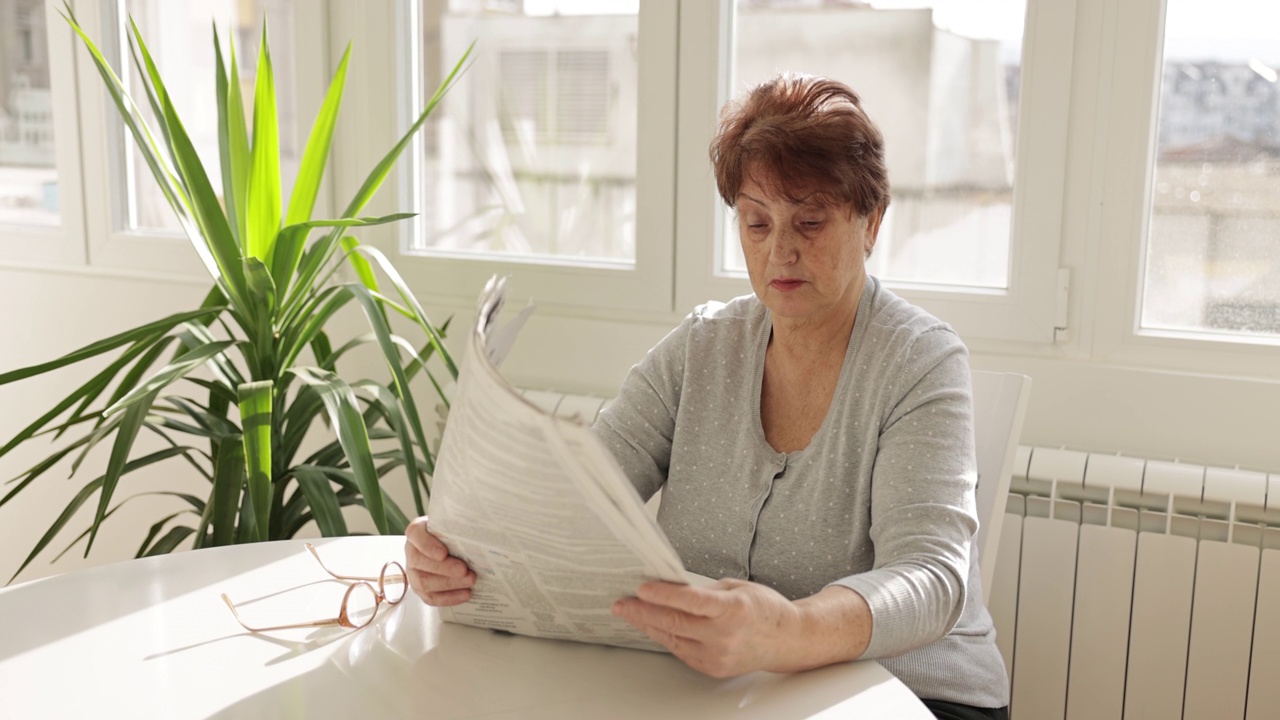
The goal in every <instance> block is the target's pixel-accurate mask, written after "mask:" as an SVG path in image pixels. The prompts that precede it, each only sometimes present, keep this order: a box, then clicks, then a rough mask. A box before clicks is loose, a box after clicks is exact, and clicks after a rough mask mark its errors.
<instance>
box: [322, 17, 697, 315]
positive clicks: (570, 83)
mask: <svg viewBox="0 0 1280 720" xmlns="http://www.w3.org/2000/svg"><path fill="white" fill-rule="evenodd" d="M679 7H680V6H679V4H678V3H673V2H667V1H665V0H660V1H657V2H655V1H652V0H644V1H643V2H641V1H640V0H590V1H583V0H577V1H575V0H541V1H535V0H528V1H526V2H496V1H494V0H441V1H435V2H428V1H427V0H399V2H397V3H396V4H395V10H396V19H395V20H392V21H390V22H394V23H395V24H396V26H397V27H396V31H397V32H398V33H400V36H401V37H402V42H403V43H404V47H405V48H406V50H407V51H406V52H405V53H404V54H403V56H402V59H401V66H400V67H401V76H400V78H399V86H398V87H396V88H394V89H392V90H390V92H394V93H396V94H397V95H400V96H402V97H408V98H410V102H408V103H406V104H404V105H402V106H401V107H400V108H399V109H400V112H401V125H400V128H401V131H403V130H405V129H407V128H408V127H409V126H410V124H411V123H412V121H413V120H414V119H416V117H417V114H418V113H419V112H421V109H422V108H423V107H424V106H425V103H426V99H427V98H429V97H430V94H431V93H433V92H434V91H435V89H436V87H437V86H438V85H439V84H440V81H441V79H442V78H443V77H444V76H445V74H446V73H447V72H448V71H449V70H450V69H451V68H452V67H453V66H454V63H456V62H457V61H458V59H459V58H460V57H461V56H462V54H463V53H464V52H465V51H466V49H467V48H468V46H470V44H471V43H472V41H475V42H476V45H475V49H474V51H473V54H472V56H471V60H470V66H469V68H468V70H467V73H466V75H465V76H464V78H463V79H462V81H461V82H460V83H458V84H457V85H455V86H454V87H453V89H452V90H450V92H449V94H448V96H447V97H446V98H445V99H444V102H443V103H442V104H441V105H440V106H439V107H438V108H437V109H436V110H435V112H434V113H433V114H432V116H431V118H430V119H429V120H428V122H427V124H426V126H425V127H424V128H423V130H422V132H421V133H420V134H419V135H418V136H417V138H416V140H415V145H414V147H413V150H412V157H411V158H406V160H412V162H402V163H401V166H400V174H399V178H398V179H399V183H400V190H401V193H402V195H401V204H400V205H399V207H400V208H404V207H406V206H410V207H413V208H414V209H415V210H416V211H417V212H418V217H417V218H416V219H415V220H414V221H413V222H411V223H403V224H402V225H401V226H400V233H399V235H400V236H399V238H398V239H397V240H396V241H395V246H396V248H395V249H396V250H398V251H399V252H400V253H402V254H403V256H404V257H403V263H402V268H403V269H404V270H405V272H406V274H407V275H408V276H410V277H411V278H412V279H413V280H414V281H415V282H417V283H418V284H420V286H421V287H426V288H431V291H432V292H433V293H437V294H442V295H449V296H454V297H459V296H461V297H468V298H469V296H474V293H475V292H476V288H478V287H481V286H482V285H483V283H484V281H485V280H486V279H487V278H488V277H489V276H490V275H492V274H494V273H500V274H508V275H516V276H518V280H517V282H515V283H513V293H525V292H527V293H529V294H530V295H532V296H534V297H537V298H538V300H539V302H542V303H547V304H562V305H567V306H576V307H580V308H581V307H589V308H592V309H593V310H594V309H607V310H643V311H657V312H661V313H664V314H665V313H669V312H670V311H671V287H672V282H673V281H672V273H673V270H672V260H671V257H672V252H673V244H672V232H671V228H672V225H673V222H674V221H673V217H674V213H675V210H674V206H675V198H674V196H673V193H672V188H673V186H674V172H675V170H674V168H675V162H676V161H675V157H676V152H675V131H674V118H675V116H676V111H675V99H676V67H677V54H676V52H675V49H676V42H677V38H678V34H677V33H678V27H679ZM342 12H346V11H345V9H344V10H342ZM641 98H644V101H643V102H641ZM388 146H389V143H388ZM371 236H372V237H377V235H376V234H371ZM468 302H469V299H468Z"/></svg>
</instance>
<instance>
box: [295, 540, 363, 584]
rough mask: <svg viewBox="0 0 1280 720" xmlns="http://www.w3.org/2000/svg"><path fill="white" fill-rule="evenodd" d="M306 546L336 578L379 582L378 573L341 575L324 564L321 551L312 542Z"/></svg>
mask: <svg viewBox="0 0 1280 720" xmlns="http://www.w3.org/2000/svg"><path fill="white" fill-rule="evenodd" d="M306 546H307V551H308V552H310V553H311V557H313V558H315V559H316V562H318V563H320V568H321V569H322V570H324V571H325V572H327V573H329V574H330V575H332V576H334V577H335V578H337V579H339V580H362V581H364V582H378V577H377V576H376V575H375V576H373V577H363V576H359V575H339V574H338V573H336V572H334V571H332V570H330V569H329V566H328V565H325V564H324V561H323V560H321V559H320V553H319V552H317V551H316V547H315V546H314V545H312V544H311V543H306Z"/></svg>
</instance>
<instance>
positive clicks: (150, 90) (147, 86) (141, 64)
mask: <svg viewBox="0 0 1280 720" xmlns="http://www.w3.org/2000/svg"><path fill="white" fill-rule="evenodd" d="M129 27H130V30H131V32H132V33H133V34H132V35H130V36H129V54H130V55H132V56H133V65H134V67H135V68H137V70H138V77H139V78H141V79H142V82H140V83H138V84H139V85H141V86H142V88H143V90H144V91H145V92H146V93H147V103H148V104H149V105H150V106H151V112H152V114H153V115H154V116H155V117H157V118H163V117H164V112H163V111H162V110H161V108H162V107H163V103H162V102H161V101H160V99H159V97H160V95H161V94H163V93H164V85H163V84H161V83H160V82H159V78H160V71H159V70H158V69H156V64H155V61H154V60H153V59H152V57H151V53H150V52H147V48H146V46H145V45H143V46H141V47H139V42H137V41H135V38H138V39H140V38H141V37H142V34H141V33H140V32H138V25H137V23H135V22H134V21H133V18H132V17H130V18H129ZM139 50H141V57H139ZM160 133H161V136H162V137H164V141H165V145H166V146H167V147H168V148H169V149H170V151H172V149H173V143H172V142H171V141H170V139H169V129H168V127H167V126H165V124H164V123H163V122H161V123H160ZM170 159H172V160H173V161H174V163H175V164H176V163H177V159H176V158H173V157H172V156H170ZM175 180H177V181H179V182H180V181H181V178H175Z"/></svg>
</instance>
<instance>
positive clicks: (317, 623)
mask: <svg viewBox="0 0 1280 720" xmlns="http://www.w3.org/2000/svg"><path fill="white" fill-rule="evenodd" d="M222 602H224V603H226V604H227V607H228V608H229V609H230V610H231V614H232V615H233V616H234V617H235V619H236V622H238V623H240V627H242V628H244V629H245V630H248V631H249V632H271V631H273V630H293V629H296V628H313V627H331V626H334V625H339V626H340V625H342V619H341V618H331V619H329V620H313V621H311V622H306V623H296V624H293V625H273V626H271V627H252V626H250V625H247V624H245V621H243V620H241V619H240V613H238V612H236V606H235V603H233V602H231V598H229V597H227V595H226V593H223V594H222Z"/></svg>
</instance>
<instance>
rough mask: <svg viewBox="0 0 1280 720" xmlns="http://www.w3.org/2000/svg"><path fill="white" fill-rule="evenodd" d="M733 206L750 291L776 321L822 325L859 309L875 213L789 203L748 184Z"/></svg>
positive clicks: (874, 230) (876, 228) (875, 226)
mask: <svg viewBox="0 0 1280 720" xmlns="http://www.w3.org/2000/svg"><path fill="white" fill-rule="evenodd" d="M736 207H737V211H738V235H739V237H740V238H741V240H742V254H743V255H744V256H745V257H746V260H747V273H748V274H749V275H750V276H751V289H752V290H754V291H755V294H756V297H758V298H760V302H762V303H764V305H765V307H767V308H769V310H770V311H771V312H772V313H773V315H774V316H775V317H786V318H792V319H796V320H810V321H815V322H820V321H822V320H823V319H825V318H828V317H831V316H832V315H838V314H841V313H844V312H848V311H849V310H851V309H852V308H856V307H857V304H858V299H859V297H860V295H861V293H862V287H863V285H864V283H865V278H866V264H865V262H866V257H867V254H868V253H870V252H871V248H872V247H873V246H874V245H875V242H876V233H877V232H878V231H879V229H880V214H879V213H875V214H874V215H873V216H871V217H862V216H861V215H858V214H857V213H856V212H854V211H853V209H852V207H851V206H822V205H812V204H805V203H801V204H795V203H792V202H791V201H789V200H787V199H785V198H779V197H775V196H773V195H771V194H770V193H769V192H767V191H765V189H764V188H763V187H762V186H761V185H760V184H759V183H757V182H756V181H755V180H753V179H750V177H748V179H747V180H746V181H745V182H744V183H743V185H742V190H741V191H740V192H739V193H738V198H737V203H736Z"/></svg>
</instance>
